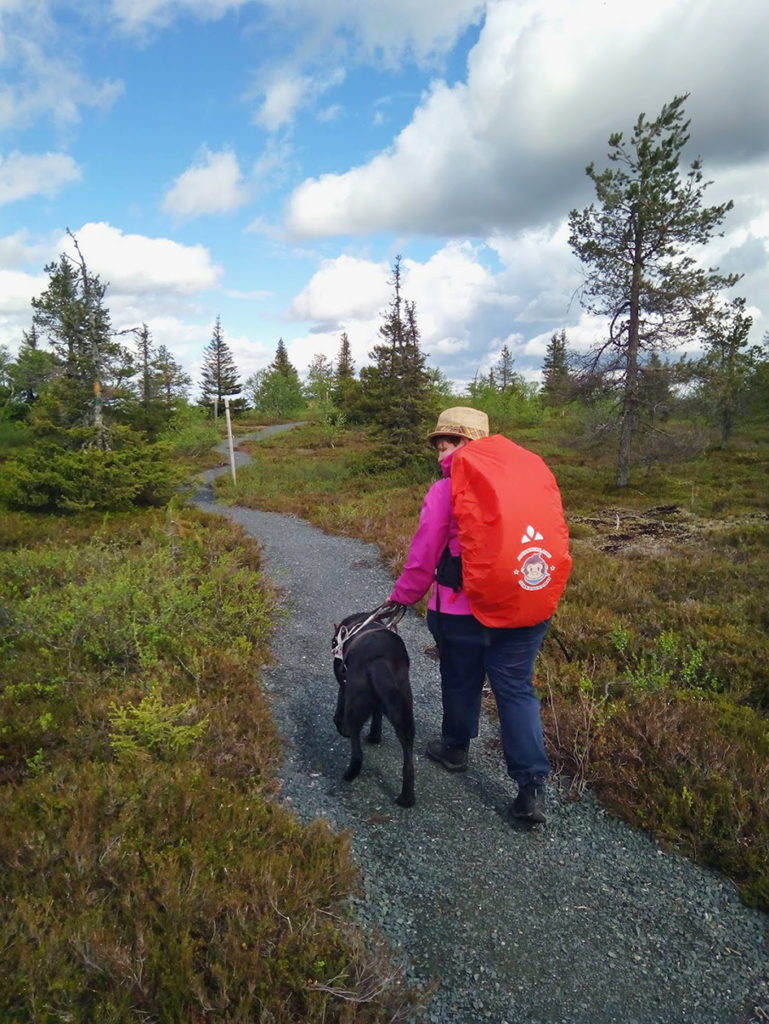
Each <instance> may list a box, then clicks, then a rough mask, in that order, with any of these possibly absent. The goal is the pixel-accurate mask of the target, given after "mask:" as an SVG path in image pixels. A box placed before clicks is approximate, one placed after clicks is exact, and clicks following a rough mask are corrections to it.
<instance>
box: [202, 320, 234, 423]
mask: <svg viewBox="0 0 769 1024" xmlns="http://www.w3.org/2000/svg"><path fill="white" fill-rule="evenodd" d="M200 391H201V402H202V404H203V405H213V404H214V402H215V401H216V402H217V403H218V404H219V405H221V404H222V400H223V399H224V397H225V396H230V395H239V394H240V392H241V391H242V386H241V384H240V377H239V375H238V371H237V368H236V366H235V360H234V359H233V358H232V353H231V352H230V349H229V346H228V345H227V342H226V341H225V340H224V335H223V334H222V324H221V318H220V317H218V316H217V318H216V323H215V325H214V332H213V335H212V336H211V340H210V341H209V343H208V345H207V346H206V349H205V352H204V355H203V370H202V373H201V377H200Z"/></svg>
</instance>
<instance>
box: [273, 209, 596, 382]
mask: <svg viewBox="0 0 769 1024" xmlns="http://www.w3.org/2000/svg"><path fill="white" fill-rule="evenodd" d="M562 231H563V229H559V231H555V232H552V233H551V234H550V235H547V234H546V233H545V232H541V233H540V234H539V235H538V237H537V238H536V239H535V238H534V237H533V236H529V235H524V236H523V237H522V238H514V237H501V236H500V237H497V238H495V239H494V240H493V242H491V243H489V244H487V245H472V244H470V243H469V242H466V241H465V242H461V241H450V242H448V243H447V244H446V245H444V246H443V247H442V248H440V249H439V250H437V251H436V252H435V253H434V254H433V255H432V256H430V257H428V258H427V259H425V260H424V261H419V260H415V259H411V258H404V259H403V261H402V264H401V286H402V292H401V293H402V296H403V298H404V299H407V300H408V301H410V302H411V301H413V302H414V303H415V304H416V313H417V323H418V325H419V329H420V332H421V346H422V350H423V351H424V352H425V353H426V354H427V355H428V357H429V361H430V363H431V364H432V365H433V366H440V367H441V369H442V370H443V371H444V372H445V373H446V374H447V376H449V377H451V378H453V379H457V380H464V381H467V380H471V379H472V377H473V376H474V375H475V373H476V372H478V371H480V372H486V370H488V368H489V366H491V365H492V364H493V363H494V362H495V361H496V360H497V358H498V357H499V352H500V351H501V349H502V346H503V345H504V344H505V343H507V344H508V345H509V346H510V348H511V350H512V351H513V354H514V356H515V358H516V359H520V360H521V362H522V366H521V369H522V370H523V369H524V368H525V367H528V368H529V369H530V370H531V367H532V366H533V365H534V364H536V365H539V363H540V362H541V359H540V358H539V357H540V355H541V353H540V352H539V350H538V348H537V347H536V346H535V347H534V348H532V349H531V350H529V349H528V348H527V347H526V342H525V340H524V338H525V335H524V327H527V326H529V324H530V321H531V320H532V319H533V316H532V315H531V314H532V308H531V306H532V298H531V294H532V292H531V289H532V288H533V289H534V294H535V295H539V294H540V293H543V294H544V295H545V296H547V295H549V294H550V293H552V294H554V295H558V296H559V297H560V303H559V304H557V308H556V309H549V308H548V309H546V310H544V311H543V313H542V316H541V317H540V318H539V320H540V322H542V321H544V322H545V323H547V324H548V330H547V332H546V334H545V333H543V337H546V338H549V337H550V334H552V332H553V331H554V330H556V329H558V330H560V328H561V327H564V326H566V327H568V326H569V323H570V321H571V322H574V321H577V320H578V319H579V317H580V310H579V308H578V306H577V308H575V309H573V310H572V311H568V310H567V309H566V308H565V302H564V300H563V294H564V292H563V287H562V280H568V279H569V278H568V275H569V273H570V272H571V273H572V274H573V271H574V268H573V267H572V266H571V265H570V264H568V263H567V261H566V259H565V258H564V254H563V253H561V256H560V259H558V258H556V253H557V249H558V245H559V239H560V235H561V234H562ZM537 249H540V250H541V251H540V252H539V253H538V255H537V258H536V259H535V258H534V253H535V252H536V251H537ZM524 268H525V270H526V274H527V275H528V277H527V279H526V280H525V281H522V282H521V283H522V284H524V285H525V287H526V290H521V289H520V288H516V287H515V285H516V283H517V278H519V276H520V275H521V271H522V269H524ZM391 281H392V265H391V264H385V263H375V262H373V261H371V260H368V259H365V258H362V257H356V256H354V255H350V254H345V255H343V256H340V257H338V258H336V259H328V260H324V261H323V262H322V264H321V265H320V267H319V268H318V270H317V271H316V273H315V274H314V275H313V276H312V278H311V279H310V280H309V281H308V283H307V284H306V285H305V287H304V288H303V289H302V291H301V292H300V293H299V294H298V295H297V296H296V297H295V299H294V300H293V302H292V303H291V306H290V308H289V316H291V317H292V318H294V319H298V320H303V321H307V322H308V323H310V324H311V325H312V328H311V331H310V333H308V334H305V335H303V336H301V337H299V338H296V339H295V340H294V341H292V342H291V343H290V344H289V345H288V346H287V347H288V351H289V355H290V358H291V359H292V361H293V362H294V365H295V366H296V367H297V369H299V370H301V371H303V370H305V369H306V368H307V366H308V365H309V363H310V361H311V359H312V357H313V356H314V355H315V354H317V353H322V354H323V355H325V356H327V357H328V358H330V359H334V358H335V357H336V356H337V354H338V350H339V339H340V336H341V333H342V331H346V332H347V334H348V337H349V339H350V345H351V349H352V353H353V358H354V359H355V361H356V363H357V365H358V367H360V366H361V365H365V364H366V363H368V362H370V359H369V357H368V354H369V352H370V351H371V349H372V347H373V345H374V344H376V342H377V341H378V330H379V327H380V326H381V323H382V314H383V312H384V311H385V310H386V309H387V306H388V304H389V302H390V300H391V298H392V284H391ZM542 352H544V348H543V349H542Z"/></svg>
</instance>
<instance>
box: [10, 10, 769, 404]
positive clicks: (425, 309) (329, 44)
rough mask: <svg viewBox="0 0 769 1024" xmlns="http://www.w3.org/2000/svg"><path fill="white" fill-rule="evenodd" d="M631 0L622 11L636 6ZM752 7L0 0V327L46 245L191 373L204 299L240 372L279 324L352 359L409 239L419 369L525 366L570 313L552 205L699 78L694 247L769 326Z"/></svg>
mask: <svg viewBox="0 0 769 1024" xmlns="http://www.w3.org/2000/svg"><path fill="white" fill-rule="evenodd" d="M636 7H638V9H635V8H636ZM768 34H769V6H767V4H766V0H734V2H733V3H732V4H729V5H726V4H724V3H723V2H722V0H719V2H715V0H698V2H696V3H695V2H691V0H646V2H645V3H644V4H643V5H629V4H627V3H626V2H625V0H548V3H546V4H545V3H537V2H533V0H420V3H414V2H413V0H261V2H246V0H111V2H110V0H103V2H97V0H90V2H88V3H82V0H78V2H75V0H72V2H70V0H55V2H54V0H0V345H6V346H7V347H8V348H9V349H10V350H11V352H14V351H15V349H16V347H17V345H18V343H19V341H20V340H21V333H22V331H23V330H25V329H28V327H29V324H30V317H31V308H30V299H31V298H32V297H33V296H35V295H38V294H40V292H41V291H43V289H44V288H45V286H46V283H47V278H46V275H45V274H44V272H43V267H44V266H45V264H46V263H48V262H49V261H51V260H54V259H56V258H57V256H58V254H59V253H61V252H63V251H71V250H72V247H71V244H70V243H69V242H68V240H67V237H66V229H67V228H70V229H71V230H72V231H73V232H74V233H75V234H76V235H77V238H78V240H79V243H80V247H81V250H82V252H83V254H84V256H85V258H86V260H87V262H88V265H89V267H90V269H91V270H93V271H95V272H97V273H99V274H100V276H101V277H102V280H103V281H107V282H109V290H108V293H107V302H108V305H109V307H110V310H111V312H112V318H113V325H114V326H115V327H116V328H118V329H125V328H130V327H134V326H138V325H140V324H141V323H143V322H146V323H147V324H148V325H149V327H150V329H151V331H152V335H153V338H154V339H155V341H156V342H157V343H162V344H165V345H167V346H168V348H169V349H170V350H171V351H172V352H173V353H174V355H175V356H176V358H177V359H178V360H179V362H181V363H182V365H183V366H184V367H185V368H186V369H187V371H188V372H189V373H190V374H191V375H192V376H193V378H194V380H195V381H196V382H197V379H198V377H199V372H200V362H201V357H202V353H203V350H204V348H205V346H206V344H207V343H208V341H209V340H210V337H211V332H212V328H213V325H214V321H215V318H216V317H217V316H221V323H222V328H223V331H224V335H225V338H226V340H227V342H228V344H229V345H230V348H231V349H232V352H233V355H234V357H235V361H236V364H237V366H238V368H239V370H240V373H241V377H242V379H243V380H245V378H246V377H248V376H249V375H250V374H251V373H253V372H254V371H255V370H257V369H260V368H261V367H263V366H265V365H266V364H267V363H269V362H270V360H271V359H272V358H273V356H274V353H275V348H276V345H277V342H278V339H279V338H281V337H282V338H283V339H284V341H285V343H286V346H287V349H288V353H289V357H290V358H291V360H292V361H293V363H294V365H295V366H296V367H297V368H298V369H299V370H300V372H303V371H304V370H306V368H307V366H308V364H309V362H310V360H311V359H312V358H313V356H314V355H316V354H319V353H323V354H325V355H326V356H328V357H329V358H330V359H333V358H335V356H336V354H337V352H338V349H339V339H340V336H341V333H342V331H345V330H346V331H347V334H348V336H349V338H350V341H351V344H352V349H353V355H354V358H355V360H356V364H357V366H358V367H360V366H361V365H363V364H364V363H365V362H366V361H367V359H368V352H369V351H370V350H371V348H372V346H373V344H374V343H375V342H376V340H377V328H378V326H379V324H380V323H381V314H382V312H383V310H384V309H385V308H386V306H387V302H388V300H389V298H390V294H391V289H390V285H389V281H390V278H391V271H392V261H393V258H394V256H395V255H396V254H397V253H400V254H402V257H403V284H404V294H405V297H406V298H408V299H412V300H414V301H415V302H416V307H417V318H418V322H419V324H420V327H421V330H422V335H423V338H422V342H423V348H424V350H425V352H426V353H428V360H429V363H430V364H431V365H433V366H436V367H439V368H440V369H441V370H442V371H443V372H444V373H445V374H446V376H447V377H449V378H450V379H452V380H454V381H456V382H457V383H458V384H459V385H463V384H465V383H466V382H468V381H469V380H471V379H472V378H473V376H474V375H475V374H476V373H478V372H481V373H483V372H486V371H487V370H488V369H489V367H490V366H491V365H492V364H493V363H494V362H495V361H496V359H497V358H498V356H499V353H500V351H501V349H502V347H503V345H508V347H509V348H510V350H511V351H512V352H513V355H514V357H515V361H516V369H518V370H519V371H520V372H522V373H524V375H525V376H527V377H529V378H530V379H537V375H538V373H539V371H540V369H541V365H542V358H543V354H544V351H545V347H546V344H547V341H548V339H549V337H550V335H551V334H552V332H553V331H556V330H560V329H561V328H565V329H566V332H567V337H568V340H569V344H570V345H571V346H572V347H574V348H581V347H584V346H587V345H589V344H590V343H591V342H592V341H593V340H595V339H596V338H597V337H598V336H599V335H600V331H601V325H600V324H598V323H595V322H593V321H591V320H590V318H589V317H587V316H586V315H585V314H584V313H583V312H582V310H581V308H580V306H579V301H578V299H576V298H575V291H576V290H577V289H578V287H579V283H580V279H581V274H580V267H579V264H578V263H577V262H576V260H575V258H574V257H573V255H572V254H571V252H570V250H569V247H568V243H567V239H568V230H567V227H566V219H567V217H568V213H569V210H570V209H572V208H573V207H581V206H584V205H586V204H587V203H588V202H590V201H591V199H592V198H593V193H592V185H591V183H590V181H589V179H588V178H587V177H586V175H585V166H586V164H587V163H588V162H590V161H591V160H593V161H595V163H596V165H597V166H598V167H603V166H605V163H606V160H605V156H606V152H607V149H608V145H607V141H608V137H609V135H610V134H611V133H612V132H614V131H617V130H623V131H625V132H626V134H630V131H631V129H632V126H633V124H634V123H635V120H636V118H637V116H638V114H639V113H640V112H641V111H644V112H646V114H647V115H648V116H650V117H653V116H654V115H656V114H657V113H658V112H659V110H660V108H661V107H662V105H663V103H665V102H667V101H669V100H670V99H672V97H673V96H674V95H676V94H681V93H686V92H688V93H690V94H691V95H690V98H689V100H688V101H687V105H686V111H687V115H688V116H689V117H690V118H691V122H692V123H691V143H690V152H689V153H688V154H687V158H688V159H693V158H694V157H695V156H697V155H701V156H702V158H703V161H704V170H705V174H706V177H707V178H708V179H709V180H712V181H713V184H712V186H711V187H710V188H709V189H708V191H707V193H706V200H707V202H708V203H717V202H723V201H724V200H726V199H733V200H734V203H735V208H734V210H733V211H732V212H731V213H730V214H729V215H728V217H727V220H726V222H725V224H724V236H723V237H722V238H718V239H714V240H713V242H712V244H711V245H710V246H709V247H708V250H707V251H704V252H703V253H702V254H701V255H702V259H703V262H707V263H708V265H717V266H719V267H720V269H721V270H722V271H724V272H736V273H742V274H744V275H745V276H744V278H743V280H742V281H740V283H739V284H738V285H737V286H736V288H735V289H734V290H733V294H734V295H743V296H744V297H745V298H746V300H747V304H748V309H749V310H750V312H751V313H752V315H753V317H754V328H753V338H754V340H755V341H758V340H760V339H761V337H762V336H763V335H764V333H765V332H766V331H767V330H769V189H767V187H766V183H767V181H769V61H767V60H766V56H765V41H766V38H767V35H768Z"/></svg>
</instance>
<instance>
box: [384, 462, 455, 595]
mask: <svg viewBox="0 0 769 1024" xmlns="http://www.w3.org/2000/svg"><path fill="white" fill-rule="evenodd" d="M451 515H452V512H451V479H450V478H449V477H444V478H443V479H442V480H437V481H436V482H435V483H434V484H433V485H432V487H431V488H430V490H429V491H428V492H427V494H426V495H425V500H424V502H423V503H422V511H421V513H420V515H419V526H418V527H417V530H416V533H415V534H414V536H413V537H412V538H411V544H410V546H409V553H408V558H407V559H406V564H405V566H404V567H403V572H402V573H401V574H400V576H399V577H398V580H397V582H396V584H395V589H394V590H393V592H392V594H391V595H390V600H391V601H397V602H398V603H399V604H415V603H416V602H417V601H419V600H421V598H423V597H424V596H425V594H426V593H427V591H428V590H429V589H430V585H431V584H432V583H433V582H434V580H435V570H436V568H437V567H438V562H439V561H440V557H441V555H442V554H443V549H444V548H445V547H446V545H447V544H448V540H449V524H450V522H451Z"/></svg>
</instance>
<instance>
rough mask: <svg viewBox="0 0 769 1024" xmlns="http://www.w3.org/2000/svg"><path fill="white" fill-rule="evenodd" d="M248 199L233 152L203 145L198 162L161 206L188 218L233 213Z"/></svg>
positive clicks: (178, 215) (172, 189)
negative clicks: (213, 149)
mask: <svg viewBox="0 0 769 1024" xmlns="http://www.w3.org/2000/svg"><path fill="white" fill-rule="evenodd" d="M249 198H250V193H249V189H248V188H247V186H246V184H245V182H244V180H243V175H242V173H241V170H240V165H239V164H238V158H237V157H236V155H235V154H234V153H233V152H232V151H231V150H229V149H224V150H222V151H221V152H218V153H214V152H211V151H210V150H209V149H207V148H204V150H203V153H202V155H201V157H200V159H199V161H198V162H197V163H196V164H194V165H193V166H192V167H189V168H187V170H186V171H184V173H183V174H180V175H179V177H178V178H177V179H176V181H175V182H174V183H173V185H172V186H171V188H169V189H168V191H167V192H166V194H165V196H164V197H163V201H162V204H161V205H162V208H163V210H164V211H165V212H166V213H168V214H170V215H171V216H173V217H178V218H180V219H188V218H193V217H200V216H203V215H204V214H215V213H232V212H233V211H234V210H237V209H239V208H240V207H241V206H243V205H244V204H245V203H247V202H248V200H249Z"/></svg>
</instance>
